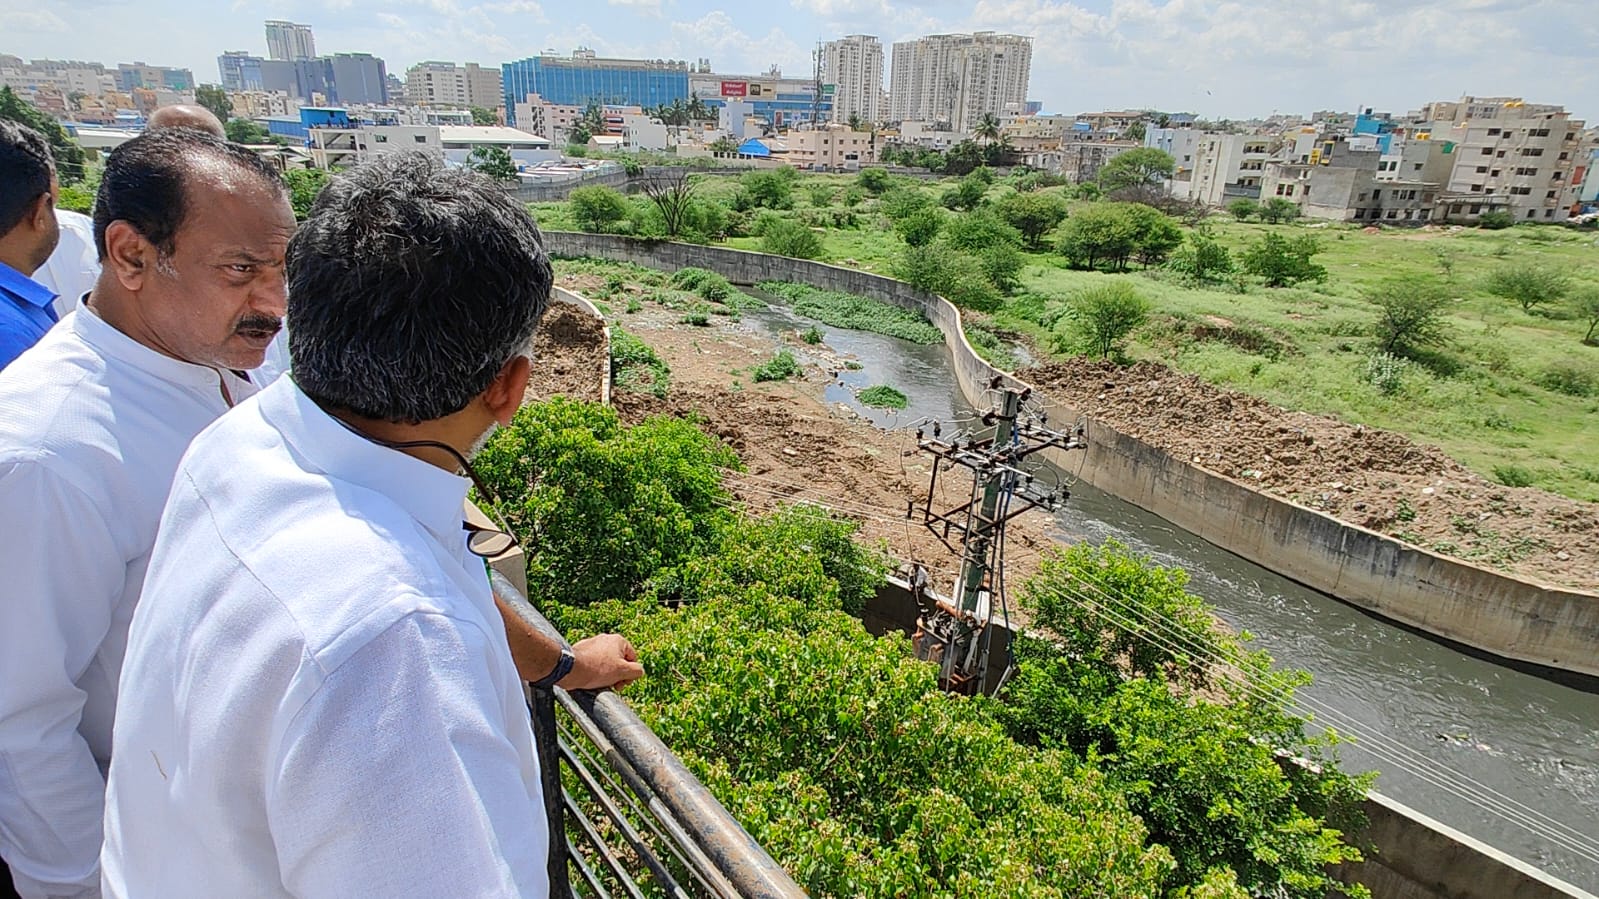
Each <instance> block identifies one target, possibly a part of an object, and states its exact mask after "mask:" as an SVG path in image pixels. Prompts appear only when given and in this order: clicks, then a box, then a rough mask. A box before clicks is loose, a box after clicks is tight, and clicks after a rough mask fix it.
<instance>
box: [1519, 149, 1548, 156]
mask: <svg viewBox="0 0 1599 899" xmlns="http://www.w3.org/2000/svg"><path fill="white" fill-rule="evenodd" d="M1521 155H1523V156H1542V155H1543V147H1523V148H1522V150H1521Z"/></svg>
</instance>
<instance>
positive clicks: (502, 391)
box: [483, 353, 533, 426]
mask: <svg viewBox="0 0 1599 899" xmlns="http://www.w3.org/2000/svg"><path fill="white" fill-rule="evenodd" d="M532 375H533V360H532V359H529V358H528V357H526V356H524V355H522V354H520V353H518V354H517V355H515V356H512V357H511V361H510V362H507V363H505V367H504V368H502V369H500V373H499V375H498V376H497V377H495V379H494V380H493V381H492V382H491V383H490V384H489V389H488V390H485V391H483V402H484V403H485V404H486V405H487V406H488V407H489V412H490V413H491V414H493V416H494V420H495V421H498V422H499V423H500V424H502V425H506V426H509V425H510V424H511V419H512V418H513V417H514V416H515V415H516V410H518V409H520V408H522V395H523V394H525V393H527V382H528V379H529V378H531V377H532Z"/></svg>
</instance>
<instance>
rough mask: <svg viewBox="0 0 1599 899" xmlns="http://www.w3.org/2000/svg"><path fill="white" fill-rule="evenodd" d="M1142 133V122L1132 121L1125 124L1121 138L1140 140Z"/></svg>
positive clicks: (1142, 136) (1142, 137)
mask: <svg viewBox="0 0 1599 899" xmlns="http://www.w3.org/2000/svg"><path fill="white" fill-rule="evenodd" d="M1144 133H1145V130H1144V123H1143V122H1134V123H1132V124H1131V125H1128V126H1127V130H1126V131H1124V132H1122V139H1123V140H1136V141H1142V140H1143V139H1144Z"/></svg>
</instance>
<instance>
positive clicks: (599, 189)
mask: <svg viewBox="0 0 1599 899" xmlns="http://www.w3.org/2000/svg"><path fill="white" fill-rule="evenodd" d="M566 203H567V205H568V206H569V207H571V210H572V218H573V219H574V220H575V221H576V222H577V226H578V228H580V229H582V230H584V231H589V232H592V233H596V234H598V233H604V232H606V231H611V230H613V229H614V228H615V227H616V225H617V223H618V222H622V221H625V220H626V219H627V218H628V216H629V215H630V214H631V212H632V206H631V205H630V204H629V203H628V201H627V197H624V196H622V195H621V194H620V193H618V192H617V191H615V190H613V189H611V188H609V187H605V186H604V185H599V184H596V185H592V186H590V187H579V188H577V189H576V190H574V191H572V192H571V193H570V194H568V195H567V197H566Z"/></svg>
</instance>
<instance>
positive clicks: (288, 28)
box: [266, 19, 316, 62]
mask: <svg viewBox="0 0 1599 899" xmlns="http://www.w3.org/2000/svg"><path fill="white" fill-rule="evenodd" d="M266 41H267V58H268V59H275V60H278V61H280V62H294V61H296V60H301V59H315V58H316V38H314V37H312V35H311V26H310V25H297V24H295V23H293V22H285V21H283V20H282V19H270V20H268V21H267V23H266Z"/></svg>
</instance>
